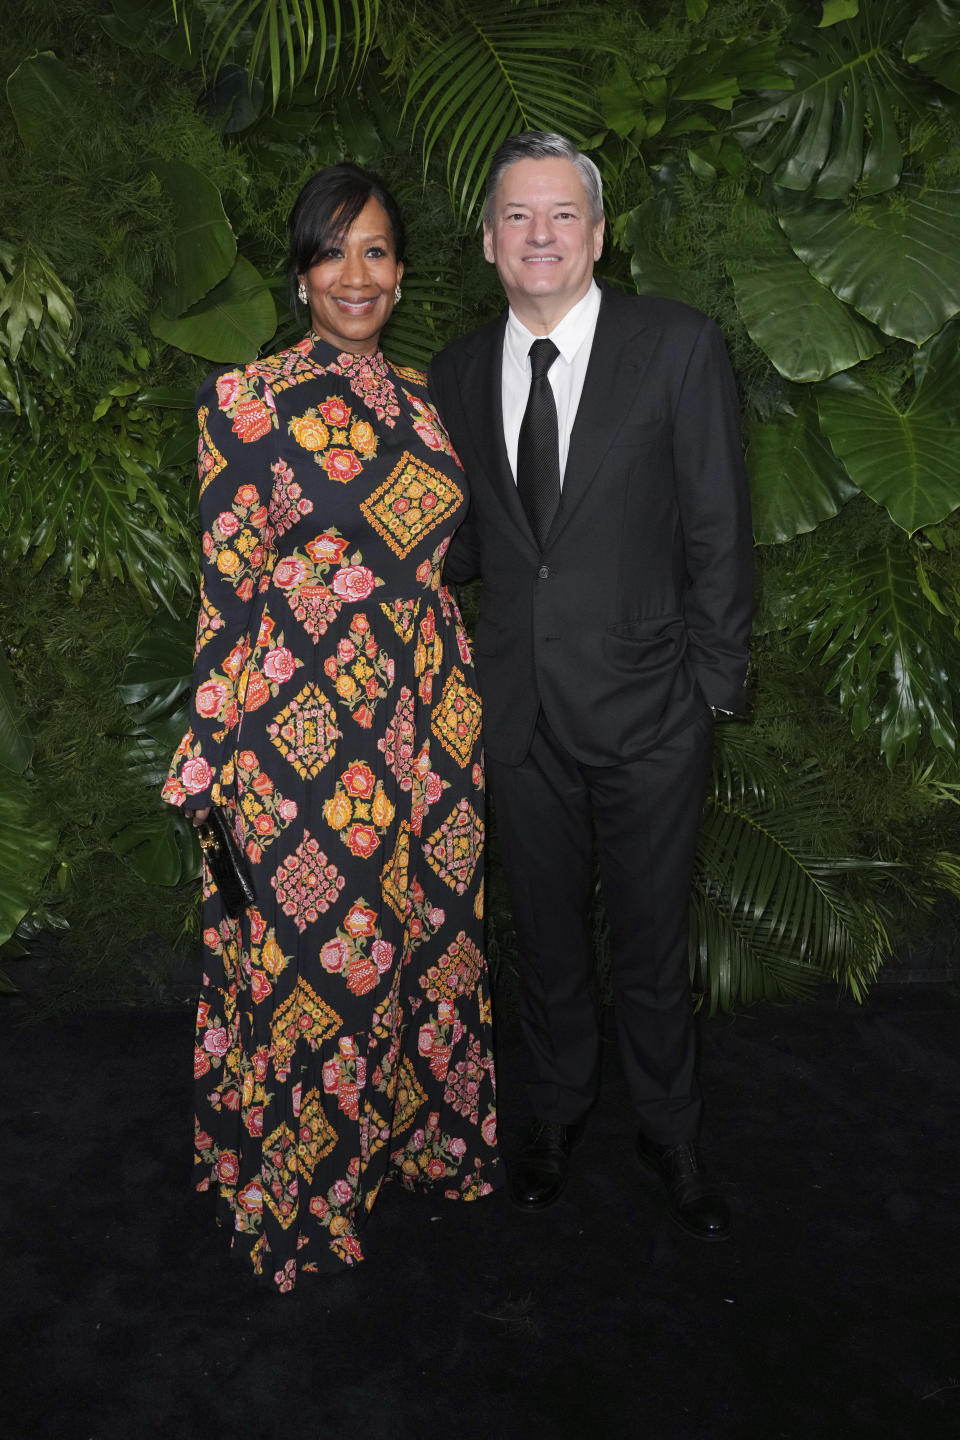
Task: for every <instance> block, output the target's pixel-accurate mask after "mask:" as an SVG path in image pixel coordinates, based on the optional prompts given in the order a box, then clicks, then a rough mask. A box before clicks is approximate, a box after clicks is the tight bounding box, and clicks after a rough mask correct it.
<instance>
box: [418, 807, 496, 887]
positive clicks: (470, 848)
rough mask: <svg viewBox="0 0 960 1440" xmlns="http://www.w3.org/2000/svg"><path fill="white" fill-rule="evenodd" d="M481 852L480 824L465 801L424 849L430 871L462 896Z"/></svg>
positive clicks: (477, 816)
mask: <svg viewBox="0 0 960 1440" xmlns="http://www.w3.org/2000/svg"><path fill="white" fill-rule="evenodd" d="M482 849H483V821H482V820H481V819H480V816H479V815H478V814H477V812H476V810H474V808H473V806H472V805H471V804H470V801H469V800H467V799H466V798H464V799H462V800H460V801H459V802H458V803H457V804H456V805H455V806H454V808H453V809H452V810H451V811H450V814H449V815H448V816H447V818H446V820H444V822H443V824H442V825H441V826H439V827H438V829H436V830H434V832H433V834H432V835H431V836H430V839H429V840H428V841H427V842H426V844H425V845H424V847H423V853H424V855H425V856H426V857H427V863H428V865H429V866H430V868H431V869H432V870H434V871H436V873H437V874H438V875H439V876H440V879H441V880H442V881H443V883H444V884H445V885H449V886H450V889H451V890H455V891H456V893H457V894H458V895H462V894H463V893H464V891H465V890H466V889H467V887H468V886H469V884H470V881H471V879H472V878H473V872H474V870H476V868H477V861H478V860H479V859H480V852H481V850H482Z"/></svg>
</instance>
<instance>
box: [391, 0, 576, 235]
mask: <svg viewBox="0 0 960 1440" xmlns="http://www.w3.org/2000/svg"><path fill="white" fill-rule="evenodd" d="M457 10H458V23H457V24H456V26H455V28H453V29H452V30H450V31H449V32H448V33H447V34H445V35H439V36H438V37H437V39H436V41H435V42H434V43H432V44H431V45H430V46H429V48H428V49H427V50H426V53H425V54H424V56H423V59H422V60H421V61H420V63H419V64H418V65H417V66H416V68H415V69H414V71H413V74H412V75H411V77H410V82H409V85H408V87H407V96H406V108H408V109H413V111H414V126H415V128H416V129H418V130H421V131H422V133H423V162H424V168H426V166H427V165H428V164H429V161H430V157H431V155H432V154H433V151H434V149H435V148H436V146H437V145H438V144H440V143H441V142H443V144H444V146H445V148H446V151H447V183H448V185H449V187H450V194H451V196H452V198H453V201H454V204H455V206H456V208H457V211H458V213H459V214H460V215H469V214H471V213H472V212H473V211H474V210H475V208H476V206H477V203H478V201H479V199H480V194H481V191H482V188H483V180H484V174H485V171H486V167H487V162H488V161H489V159H490V156H491V154H492V153H493V151H494V150H495V149H496V147H497V146H498V145H499V144H500V142H501V141H502V140H505V139H506V137H507V136H508V135H512V134H514V133H515V132H516V131H518V130H559V131H561V132H562V133H564V134H566V135H569V136H570V137H571V138H572V139H573V140H575V141H578V142H581V143H582V142H583V141H584V140H585V137H586V135H588V134H590V133H591V131H594V130H596V129H597V128H598V124H599V117H598V115H597V114H596V111H595V110H594V109H593V108H592V106H591V105H590V104H589V102H588V101H587V100H586V99H585V98H583V97H584V96H586V95H589V93H590V92H589V86H588V85H586V84H585V76H584V63H583V59H582V55H583V49H584V40H583V35H582V34H578V33H576V32H575V31H574V30H573V28H572V27H571V26H570V25H569V24H565V23H564V20H565V17H564V13H563V12H562V11H559V12H558V11H555V10H546V11H545V10H543V9H542V8H541V7H540V6H538V5H537V4H536V3H534V0H520V3H519V4H517V5H515V6H508V5H504V4H503V3H502V0H464V3H463V4H461V5H459V6H458V7H457Z"/></svg>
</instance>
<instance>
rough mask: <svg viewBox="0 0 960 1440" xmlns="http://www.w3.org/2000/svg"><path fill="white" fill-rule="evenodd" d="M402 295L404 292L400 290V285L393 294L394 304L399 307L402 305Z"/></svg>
mask: <svg viewBox="0 0 960 1440" xmlns="http://www.w3.org/2000/svg"><path fill="white" fill-rule="evenodd" d="M402 295H403V291H402V290H401V289H400V286H399V285H398V286H397V288H396V290H394V292H393V302H394V304H395V305H399V304H400V297H401V296H402Z"/></svg>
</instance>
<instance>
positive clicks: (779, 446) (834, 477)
mask: <svg viewBox="0 0 960 1440" xmlns="http://www.w3.org/2000/svg"><path fill="white" fill-rule="evenodd" d="M747 470H748V472H749V475H750V494H751V496H752V501H753V533H754V536H755V538H756V541H757V544H758V545H780V544H782V543H783V541H785V540H792V539H793V538H794V537H795V536H797V535H807V534H809V533H810V531H811V530H815V529H816V528H817V526H818V525H820V524H821V523H822V522H823V521H824V520H831V519H832V518H833V516H834V515H836V514H837V512H838V511H839V510H840V508H841V506H843V505H845V504H846V503H847V501H848V500H849V499H850V497H851V496H852V495H855V494H856V493H857V487H856V486H855V485H853V484H852V483H851V481H850V479H849V477H848V476H847V474H846V472H845V471H844V468H843V466H842V465H841V464H840V462H839V461H838V460H837V457H836V456H835V455H834V453H833V451H832V450H831V449H830V446H829V445H828V444H827V442H826V440H825V439H824V438H823V435H822V434H821V431H820V427H819V425H818V423H817V412H816V407H815V406H814V403H813V399H812V397H811V396H810V395H809V394H806V393H804V392H803V391H799V390H791V391H790V398H789V399H788V400H786V401H784V403H783V405H782V406H781V408H780V411H779V413H778V414H777V415H776V417H775V418H774V419H772V420H767V421H764V422H762V423H761V422H754V423H753V424H752V425H750V426H749V428H748V430H747Z"/></svg>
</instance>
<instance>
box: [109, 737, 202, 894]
mask: <svg viewBox="0 0 960 1440" xmlns="http://www.w3.org/2000/svg"><path fill="white" fill-rule="evenodd" d="M168 759H169V757H168ZM110 845H111V848H112V849H113V850H115V851H116V853H117V854H118V855H120V856H121V857H122V858H123V859H124V860H126V862H127V864H128V865H130V866H132V867H133V869H134V870H135V871H136V873H137V874H138V875H139V876H140V879H141V880H143V881H144V882H145V883H146V884H147V885H180V884H181V883H182V882H183V881H184V880H196V879H197V878H198V877H199V875H200V870H201V861H200V846H199V844H198V843H197V840H196V837H195V835H194V833H193V827H192V826H191V824H190V821H189V820H187V819H186V818H185V816H184V815H183V814H182V812H181V811H180V810H178V809H176V807H175V806H172V805H164V804H162V802H159V801H158V802H157V812H156V814H151V815H144V816H142V817H141V818H140V819H138V820H131V821H130V822H129V823H126V824H124V825H122V826H121V827H120V828H119V829H118V830H115V831H114V833H113V834H112V835H111V836H110Z"/></svg>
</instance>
